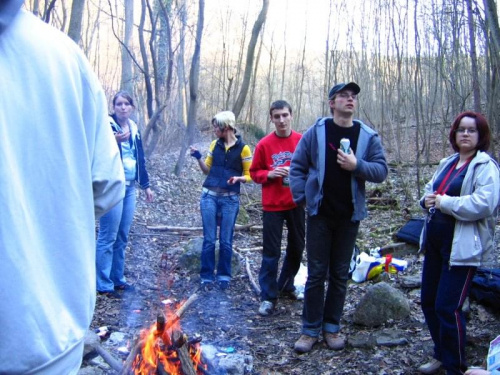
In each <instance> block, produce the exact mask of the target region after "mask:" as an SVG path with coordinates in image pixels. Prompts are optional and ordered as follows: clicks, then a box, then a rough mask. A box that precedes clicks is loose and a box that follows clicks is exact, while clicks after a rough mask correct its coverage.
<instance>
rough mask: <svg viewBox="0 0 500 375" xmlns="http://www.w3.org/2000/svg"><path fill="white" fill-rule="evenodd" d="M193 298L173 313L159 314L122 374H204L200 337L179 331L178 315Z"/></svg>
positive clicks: (145, 331) (143, 333) (143, 334)
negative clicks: (188, 335)
mask: <svg viewBox="0 0 500 375" xmlns="http://www.w3.org/2000/svg"><path fill="white" fill-rule="evenodd" d="M193 301H194V299H191V298H190V299H189V300H188V301H186V303H184V305H183V306H182V307H181V308H180V309H178V310H177V311H176V312H170V311H166V313H165V314H161V315H159V316H158V318H157V320H156V322H155V323H153V324H152V325H151V327H150V328H149V329H145V330H143V331H141V335H140V339H139V341H138V342H137V344H136V345H135V347H134V349H133V350H132V351H131V353H130V355H129V357H128V359H127V361H125V365H124V370H125V371H123V372H122V373H124V374H130V375H132V374H133V375H167V374H168V375H199V374H205V373H206V365H204V364H203V363H202V361H201V347H200V342H201V338H200V337H196V338H194V339H189V338H188V337H187V336H186V335H185V334H184V333H182V331H181V327H180V317H181V315H182V314H183V312H184V311H185V310H186V308H187V307H188V306H189V304H191V303H192V302H193Z"/></svg>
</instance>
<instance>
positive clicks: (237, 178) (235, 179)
mask: <svg viewBox="0 0 500 375" xmlns="http://www.w3.org/2000/svg"><path fill="white" fill-rule="evenodd" d="M238 182H247V179H246V178H245V176H233V177H231V178H230V179H229V180H227V184H228V185H234V184H236V183H238Z"/></svg>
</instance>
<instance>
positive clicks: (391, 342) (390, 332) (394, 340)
mask: <svg viewBox="0 0 500 375" xmlns="http://www.w3.org/2000/svg"><path fill="white" fill-rule="evenodd" d="M405 336H406V333H405V332H403V331H401V330H397V329H385V330H383V331H381V332H377V334H376V341H377V345H380V346H389V347H390V346H399V345H407V344H408V339H407V338H406V337H405Z"/></svg>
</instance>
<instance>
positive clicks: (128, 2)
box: [120, 0, 134, 94]
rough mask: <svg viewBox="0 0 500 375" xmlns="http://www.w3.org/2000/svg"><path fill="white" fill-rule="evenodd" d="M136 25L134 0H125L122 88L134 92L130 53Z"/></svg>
mask: <svg viewBox="0 0 500 375" xmlns="http://www.w3.org/2000/svg"><path fill="white" fill-rule="evenodd" d="M133 27H134V0H125V28H124V32H123V45H122V46H121V59H122V77H121V84H120V86H121V88H122V90H125V91H127V92H129V93H131V94H132V93H133V91H134V87H133V75H132V58H131V57H130V54H129V53H128V50H130V38H131V37H132V30H133Z"/></svg>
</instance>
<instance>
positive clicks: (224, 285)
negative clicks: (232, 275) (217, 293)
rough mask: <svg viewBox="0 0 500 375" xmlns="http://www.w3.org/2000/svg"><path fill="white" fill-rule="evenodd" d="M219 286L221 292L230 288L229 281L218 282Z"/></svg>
mask: <svg viewBox="0 0 500 375" xmlns="http://www.w3.org/2000/svg"><path fill="white" fill-rule="evenodd" d="M218 284H219V289H220V290H227V288H229V281H226V280H220V281H219V282H218Z"/></svg>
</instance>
